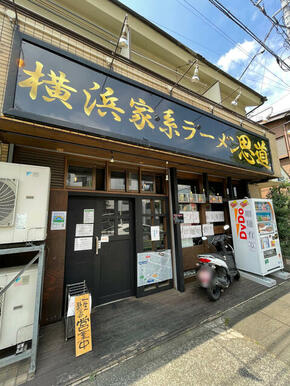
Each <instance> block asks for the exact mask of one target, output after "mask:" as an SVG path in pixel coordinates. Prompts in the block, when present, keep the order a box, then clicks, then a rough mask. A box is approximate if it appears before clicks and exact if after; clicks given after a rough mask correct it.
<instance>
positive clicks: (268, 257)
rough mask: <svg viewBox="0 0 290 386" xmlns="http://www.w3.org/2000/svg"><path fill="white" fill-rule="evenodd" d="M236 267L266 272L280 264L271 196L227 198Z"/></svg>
mask: <svg viewBox="0 0 290 386" xmlns="http://www.w3.org/2000/svg"><path fill="white" fill-rule="evenodd" d="M229 209H230V217H231V226H232V235H233V243H234V249H235V259H236V264H237V268H238V269H241V270H243V271H246V272H250V273H255V274H257V275H262V276H266V275H268V274H270V273H272V272H275V271H279V270H282V269H283V268H284V265H283V260H282V254H281V248H280V242H279V236H278V230H277V224H276V219H275V213H274V209H273V203H272V200H269V199H266V200H265V199H258V198H251V199H248V198H245V199H243V200H234V201H229Z"/></svg>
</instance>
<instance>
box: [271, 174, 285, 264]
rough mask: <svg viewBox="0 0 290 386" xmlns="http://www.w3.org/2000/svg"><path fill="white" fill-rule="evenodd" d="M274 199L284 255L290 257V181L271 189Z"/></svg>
mask: <svg viewBox="0 0 290 386" xmlns="http://www.w3.org/2000/svg"><path fill="white" fill-rule="evenodd" d="M267 197H268V198H271V199H272V200H273V205H274V210H275V215H276V221H277V226H278V232H279V238H280V245H281V249H282V255H283V257H284V258H285V257H288V258H289V257H290V183H289V182H282V183H281V184H280V185H278V186H274V187H272V188H271V189H270V191H269V193H268V195H267Z"/></svg>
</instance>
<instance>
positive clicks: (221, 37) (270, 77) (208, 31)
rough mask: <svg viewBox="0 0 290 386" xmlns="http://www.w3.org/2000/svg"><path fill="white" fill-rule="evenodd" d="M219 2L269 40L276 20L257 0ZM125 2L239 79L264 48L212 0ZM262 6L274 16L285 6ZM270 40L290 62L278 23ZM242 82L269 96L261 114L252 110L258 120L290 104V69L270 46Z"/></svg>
mask: <svg viewBox="0 0 290 386" xmlns="http://www.w3.org/2000/svg"><path fill="white" fill-rule="evenodd" d="M219 1H220V3H222V4H223V5H224V6H225V7H226V8H227V9H228V10H229V11H230V12H231V13H232V14H233V15H235V16H236V17H238V18H239V19H240V20H241V21H242V22H243V24H245V25H246V26H247V27H248V28H249V29H250V30H251V31H252V32H254V34H255V35H256V36H258V38H259V39H260V40H261V41H264V39H265V37H266V36H267V34H268V33H269V31H270V29H271V27H272V23H271V22H270V21H269V20H268V19H267V17H266V16H265V15H264V14H263V13H262V12H261V11H260V10H259V9H258V8H257V7H255V6H254V5H253V4H252V2H251V0H219ZM255 1H257V0H255ZM120 2H122V3H123V4H125V5H126V6H127V7H129V8H131V9H132V10H134V11H135V12H137V13H139V14H140V15H142V16H143V17H145V18H146V19H148V20H149V21H151V22H152V23H153V24H155V25H156V26H158V27H159V28H161V29H163V30H164V31H165V32H167V33H168V34H170V35H171V36H173V37H174V38H175V39H177V40H178V41H180V42H181V43H183V44H184V45H186V46H187V47H189V48H191V49H192V50H193V51H195V52H197V53H199V54H200V55H202V56H203V57H204V58H206V59H207V60H208V61H209V62H211V63H213V64H215V65H216V66H217V67H219V68H221V69H222V70H224V71H225V72H227V73H229V74H230V75H232V76H233V77H235V78H236V79H239V77H240V76H241V74H242V73H243V71H244V69H245V68H246V67H247V65H248V63H249V62H250V60H251V58H252V57H253V56H254V55H255V54H256V53H257V52H258V51H259V50H261V46H260V45H259V44H258V43H257V42H256V41H255V40H254V39H253V38H252V37H251V36H250V35H248V34H247V33H246V32H245V31H243V30H242V29H241V28H240V27H239V26H237V25H236V24H235V23H234V22H233V21H231V20H230V19H228V18H227V17H226V16H225V15H224V14H223V13H222V12H221V11H219V10H218V9H217V8H216V7H215V6H214V5H212V4H211V3H210V2H209V0H145V1H144V0H120ZM260 5H264V8H265V11H266V13H267V14H268V15H270V16H272V15H273V14H274V12H276V11H278V10H279V9H280V8H281V3H280V0H263V1H262V2H261V3H260ZM277 19H278V20H279V22H280V23H282V24H283V19H282V12H280V13H279V14H278V15H277ZM280 19H281V20H280ZM265 44H266V45H267V46H268V47H269V48H271V50H272V51H274V52H275V53H276V54H277V55H279V56H280V57H281V58H282V59H283V60H284V61H286V63H287V64H289V66H290V41H289V39H288V41H287V39H286V37H285V35H284V36H283V34H282V33H281V29H279V30H278V31H277V30H276V28H273V30H272V31H271V33H270V35H269V37H268V39H267V40H266V42H265ZM241 82H243V83H245V84H246V85H247V86H249V87H251V88H252V89H254V90H255V91H257V92H258V93H260V94H262V95H264V96H266V97H267V98H268V101H267V102H266V103H264V104H263V106H261V108H260V109H257V110H256V111H255V112H253V114H255V116H253V114H252V116H251V117H252V119H254V120H259V119H262V118H265V117H266V116H269V115H270V114H271V115H272V116H273V115H275V114H277V113H279V112H280V111H283V110H284V111H285V109H288V110H289V109H290V71H288V72H286V71H283V70H282V69H281V68H280V66H279V65H278V64H277V62H276V59H275V58H274V57H273V56H272V55H271V54H270V53H268V52H267V51H265V52H264V53H261V54H259V55H258V56H257V57H256V58H255V59H254V60H253V62H252V64H251V65H250V67H249V69H248V70H247V71H246V73H245V75H244V76H243V77H242V78H241ZM270 106H273V108H271V107H270ZM249 110H250V109H249Z"/></svg>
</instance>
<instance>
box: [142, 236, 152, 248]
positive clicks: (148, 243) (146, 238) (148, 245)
mask: <svg viewBox="0 0 290 386" xmlns="http://www.w3.org/2000/svg"><path fill="white" fill-rule="evenodd" d="M152 249H153V242H152V241H151V234H150V233H143V250H144V251H152Z"/></svg>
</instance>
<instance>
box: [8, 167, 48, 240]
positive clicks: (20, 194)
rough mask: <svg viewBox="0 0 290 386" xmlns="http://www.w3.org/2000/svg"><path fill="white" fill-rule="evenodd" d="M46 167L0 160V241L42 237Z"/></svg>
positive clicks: (44, 233)
mask: <svg viewBox="0 0 290 386" xmlns="http://www.w3.org/2000/svg"><path fill="white" fill-rule="evenodd" d="M49 186H50V169H49V168H48V167H42V166H31V165H22V164H13V163H7V162H0V244H9V243H20V242H27V241H41V240H45V238H46V228H47V214H48V200H49Z"/></svg>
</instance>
